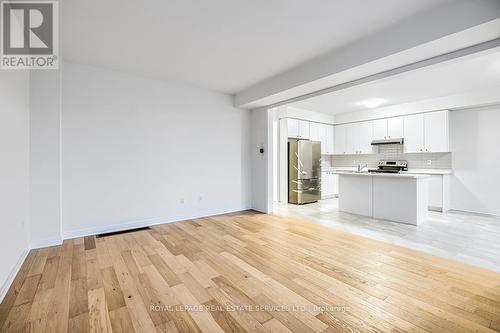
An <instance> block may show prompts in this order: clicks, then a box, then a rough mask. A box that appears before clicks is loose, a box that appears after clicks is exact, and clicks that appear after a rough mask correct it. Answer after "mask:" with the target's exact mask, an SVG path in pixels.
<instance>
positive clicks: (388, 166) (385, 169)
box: [368, 160, 408, 173]
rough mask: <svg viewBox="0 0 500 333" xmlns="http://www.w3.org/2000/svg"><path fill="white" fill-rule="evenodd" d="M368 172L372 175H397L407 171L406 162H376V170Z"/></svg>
mask: <svg viewBox="0 0 500 333" xmlns="http://www.w3.org/2000/svg"><path fill="white" fill-rule="evenodd" d="M368 171H369V172H374V173H399V172H400V171H408V162H407V161H402V160H399V161H387V160H381V161H379V162H378V169H371V170H368Z"/></svg>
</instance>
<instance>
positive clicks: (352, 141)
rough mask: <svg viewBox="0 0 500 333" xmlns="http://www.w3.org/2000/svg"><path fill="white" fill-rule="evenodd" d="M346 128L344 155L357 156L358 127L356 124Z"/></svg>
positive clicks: (348, 125)
mask: <svg viewBox="0 0 500 333" xmlns="http://www.w3.org/2000/svg"><path fill="white" fill-rule="evenodd" d="M345 126H346V153H347V154H359V142H360V141H359V140H360V137H359V126H358V124H357V123H353V124H347V125H345Z"/></svg>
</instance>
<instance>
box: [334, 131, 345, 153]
mask: <svg viewBox="0 0 500 333" xmlns="http://www.w3.org/2000/svg"><path fill="white" fill-rule="evenodd" d="M347 126H348V125H337V126H335V131H334V145H335V154H337V155H342V154H347V142H346V139H347V129H346V127H347Z"/></svg>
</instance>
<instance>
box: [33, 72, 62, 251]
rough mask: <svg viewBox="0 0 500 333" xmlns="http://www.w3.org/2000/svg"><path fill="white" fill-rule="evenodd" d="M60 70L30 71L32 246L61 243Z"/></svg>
mask: <svg viewBox="0 0 500 333" xmlns="http://www.w3.org/2000/svg"><path fill="white" fill-rule="evenodd" d="M60 74H61V73H60V71H59V70H50V71H46V70H45V71H32V72H31V74H30V198H31V199H30V202H31V207H30V245H31V247H32V248H37V247H45V246H50V245H55V244H60V243H61V241H62V239H61V205H60V199H61V194H60V185H61V183H60V175H61V174H60V134H61V133H60V132H61V131H60V121H61V107H60V102H61V101H60V82H61V80H60V79H61V78H60Z"/></svg>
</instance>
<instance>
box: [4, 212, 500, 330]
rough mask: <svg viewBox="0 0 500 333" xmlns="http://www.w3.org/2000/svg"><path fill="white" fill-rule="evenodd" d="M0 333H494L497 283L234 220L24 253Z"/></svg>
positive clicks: (267, 220)
mask: <svg viewBox="0 0 500 333" xmlns="http://www.w3.org/2000/svg"><path fill="white" fill-rule="evenodd" d="M0 328H1V330H2V332H18V331H29V332H155V331H156V332H173V333H178V332H180V333H183V332H285V333H289V332H315V333H316V332H322V333H323V332H350V333H352V332H453V333H466V332H484V333H486V332H500V274H499V273H496V272H493V271H488V270H486V269H482V268H479V267H476V266H471V265H467V264H464V263H460V262H456V261H450V260H447V259H443V258H441V257H436V256H433V255H431V254H428V253H423V252H418V251H415V250H412V249H409V248H405V247H401V246H396V245H393V244H389V243H383V242H380V241H376V240H373V239H369V238H364V237H361V236H357V235H354V234H349V233H346V232H343V231H338V230H334V229H330V228H326V227H323V226H321V225H317V224H311V223H308V222H305V221H302V220H300V219H295V218H289V217H283V216H277V215H266V214H260V213H255V212H241V213H233V214H227V215H221V216H214V217H209V218H199V219H195V220H189V221H182V222H177V223H169V224H164V225H158V226H154V227H152V228H151V229H150V230H142V231H137V232H131V233H123V234H116V235H112V236H107V237H103V238H97V239H96V238H95V237H93V236H87V237H84V238H78V239H73V240H67V241H65V242H64V243H63V245H62V246H58V247H50V248H45V249H38V250H34V251H31V252H30V253H29V254H28V257H27V259H26V260H25V262H24V263H23V265H22V267H21V270H20V271H19V274H18V275H17V276H16V278H15V280H14V283H13V284H12V286H11V289H10V290H9V291H8V293H7V295H6V297H5V298H4V301H3V302H2V304H1V305H0Z"/></svg>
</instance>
